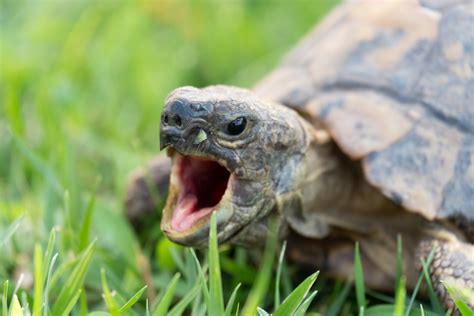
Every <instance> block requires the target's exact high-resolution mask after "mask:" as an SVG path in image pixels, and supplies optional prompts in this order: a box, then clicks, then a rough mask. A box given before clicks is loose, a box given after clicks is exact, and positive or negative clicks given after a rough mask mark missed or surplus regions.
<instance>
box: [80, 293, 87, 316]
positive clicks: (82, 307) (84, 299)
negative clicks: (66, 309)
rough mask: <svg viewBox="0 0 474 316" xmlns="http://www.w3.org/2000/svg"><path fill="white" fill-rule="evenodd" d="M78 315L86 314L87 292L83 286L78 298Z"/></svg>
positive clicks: (85, 315) (84, 315) (83, 315)
mask: <svg viewBox="0 0 474 316" xmlns="http://www.w3.org/2000/svg"><path fill="white" fill-rule="evenodd" d="M78 314H79V316H87V314H88V308H87V294H86V291H85V290H84V288H83V289H82V293H81V297H80V298H79V313H78Z"/></svg>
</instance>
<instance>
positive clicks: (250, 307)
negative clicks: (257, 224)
mask: <svg viewBox="0 0 474 316" xmlns="http://www.w3.org/2000/svg"><path fill="white" fill-rule="evenodd" d="M276 231H277V225H276V222H275V221H271V222H270V224H269V229H268V236H267V241H266V245H265V251H264V254H263V261H262V265H261V266H260V269H259V271H258V274H257V279H256V280H255V283H254V284H253V286H252V289H251V290H250V293H249V295H248V297H247V300H246V301H245V305H244V307H243V308H242V315H254V314H255V310H256V309H257V307H258V306H259V305H260V304H261V302H262V300H263V298H264V297H265V295H266V293H267V291H268V287H269V284H270V280H271V277H272V267H273V261H274V258H275V253H276V247H277V240H278V236H277V233H276Z"/></svg>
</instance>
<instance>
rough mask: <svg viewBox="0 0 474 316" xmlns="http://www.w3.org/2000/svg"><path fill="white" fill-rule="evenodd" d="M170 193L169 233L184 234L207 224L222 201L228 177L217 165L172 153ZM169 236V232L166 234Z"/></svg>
mask: <svg viewBox="0 0 474 316" xmlns="http://www.w3.org/2000/svg"><path fill="white" fill-rule="evenodd" d="M173 160H174V161H173V169H172V176H171V185H172V191H173V192H172V193H171V195H170V197H169V199H168V203H167V206H166V212H167V213H168V220H167V222H168V224H167V225H166V226H168V230H169V229H170V230H171V231H172V232H173V233H177V234H186V233H187V232H188V231H190V230H193V229H192V228H194V227H196V226H201V225H200V224H201V223H203V222H207V221H208V219H209V218H210V215H211V213H212V211H213V210H216V209H218V208H219V204H220V203H221V202H222V201H223V200H224V196H225V194H226V191H227V188H228V187H229V185H228V184H229V179H230V178H231V173H230V172H229V171H228V170H227V169H226V168H225V167H223V166H222V165H220V164H219V163H218V162H216V161H213V160H209V159H204V158H200V157H194V156H184V155H181V154H179V153H177V152H174V153H173ZM168 232H170V231H168Z"/></svg>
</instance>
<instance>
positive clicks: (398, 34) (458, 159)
mask: <svg viewBox="0 0 474 316" xmlns="http://www.w3.org/2000/svg"><path fill="white" fill-rule="evenodd" d="M473 73H474V3H473V2H471V1H466V2H462V1H432V3H430V1H422V2H421V3H419V2H417V1H408V0H403V1H399V2H396V1H393V2H392V1H378V2H375V1H367V2H349V3H346V4H344V5H342V6H340V7H338V8H337V9H336V10H335V11H333V12H332V14H330V15H329V16H328V18H327V19H326V20H324V21H323V22H322V23H321V24H320V25H319V26H318V27H317V28H316V29H315V30H314V31H312V32H311V33H310V34H309V35H308V36H307V37H306V38H304V39H303V41H302V42H301V43H300V44H299V45H297V47H296V48H295V49H294V50H293V51H291V52H290V53H289V55H288V56H287V57H286V58H285V59H284V60H283V62H282V63H281V65H280V66H279V67H277V68H276V69H275V70H274V71H273V72H272V73H271V74H270V75H269V76H267V77H266V78H264V79H263V80H262V81H261V82H260V83H259V84H258V85H257V86H256V88H255V91H256V92H257V93H258V94H260V95H262V96H264V97H266V98H270V99H273V100H275V101H278V102H280V103H283V104H285V105H287V106H289V107H292V108H294V109H296V110H297V111H299V112H300V113H301V114H302V115H304V116H305V117H307V118H309V119H310V120H311V121H313V122H314V123H315V124H323V126H324V127H325V128H326V129H327V130H328V131H329V133H330V135H331V136H332V137H333V139H334V141H335V142H336V143H337V144H338V146H339V147H340V148H341V150H342V151H343V153H345V154H346V155H348V156H349V157H350V158H352V159H354V160H360V161H361V165H362V167H363V170H364V174H365V177H366V178H367V180H368V181H369V183H371V184H372V185H373V186H375V187H377V188H378V189H379V190H380V191H381V192H382V193H383V194H384V195H386V196H387V197H389V198H390V199H392V200H393V201H394V202H396V203H398V204H400V205H402V206H403V207H404V208H405V209H406V210H409V211H413V212H417V213H420V214H422V215H423V216H425V217H426V218H428V219H440V218H446V217H452V216H455V215H456V216H457V215H463V216H464V217H466V218H468V219H471V220H472V219H474V75H473Z"/></svg>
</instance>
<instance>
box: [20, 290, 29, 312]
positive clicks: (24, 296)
mask: <svg viewBox="0 0 474 316" xmlns="http://www.w3.org/2000/svg"><path fill="white" fill-rule="evenodd" d="M21 306H22V308H23V311H24V313H25V314H26V316H31V311H30V305H29V303H28V296H27V294H26V292H21Z"/></svg>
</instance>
